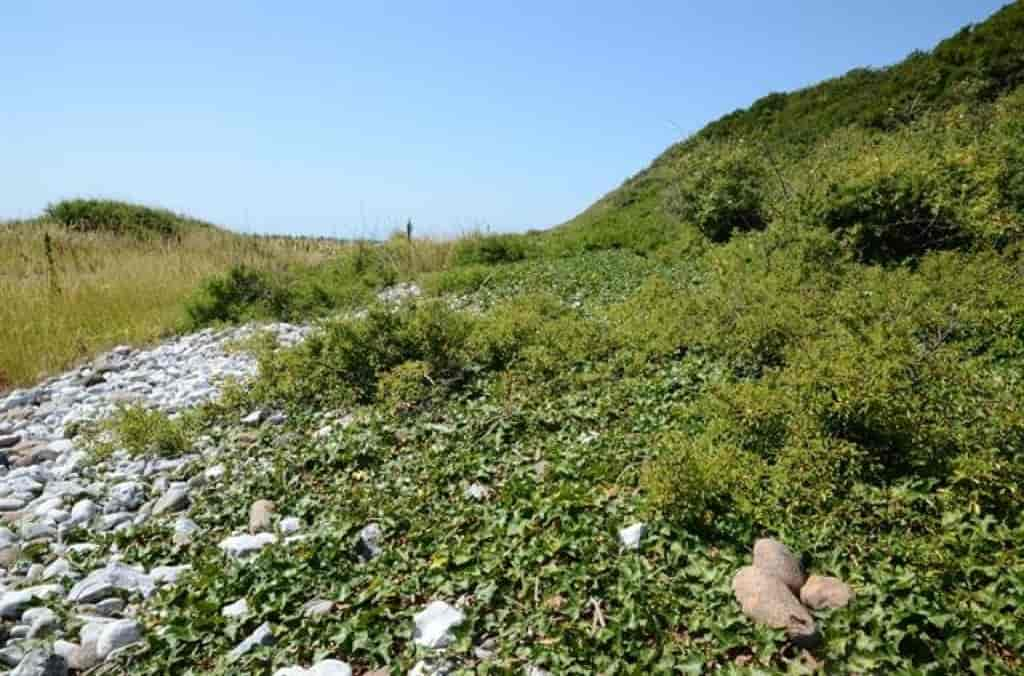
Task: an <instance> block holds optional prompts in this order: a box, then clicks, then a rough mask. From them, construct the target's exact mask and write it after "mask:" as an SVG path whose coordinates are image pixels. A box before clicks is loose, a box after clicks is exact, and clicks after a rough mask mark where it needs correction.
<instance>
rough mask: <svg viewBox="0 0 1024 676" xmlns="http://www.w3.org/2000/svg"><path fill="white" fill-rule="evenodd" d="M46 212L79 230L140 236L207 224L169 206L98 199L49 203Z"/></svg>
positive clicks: (67, 225) (164, 233) (171, 232)
mask: <svg viewBox="0 0 1024 676" xmlns="http://www.w3.org/2000/svg"><path fill="white" fill-rule="evenodd" d="M45 215H46V217H47V218H50V219H51V220H54V221H56V222H57V223H60V224H61V225H63V226H65V227H68V228H73V229H76V230H86V231H101V232H113V233H115V234H118V235H133V236H136V237H146V236H150V235H160V236H164V237H170V236H173V235H175V234H177V233H178V232H180V230H181V228H183V227H187V226H195V225H205V224H200V223H199V222H198V221H195V220H193V219H190V218H186V217H184V216H179V215H177V214H175V213H173V212H170V211H167V210H166V209H156V208H153V207H146V206H141V205H138V204H129V203H126V202H116V201H113V200H98V199H72V200H63V201H61V202H57V203H55V204H50V205H49V206H47V207H46V211H45Z"/></svg>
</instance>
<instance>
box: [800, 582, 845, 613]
mask: <svg viewBox="0 0 1024 676" xmlns="http://www.w3.org/2000/svg"><path fill="white" fill-rule="evenodd" d="M852 598H853V589H851V588H850V585H848V584H846V583H845V582H843V581H842V580H840V579H839V578H837V577H824V576H821V575H811V576H810V577H809V578H807V582H805V583H804V586H803V587H802V588H801V589H800V600H801V601H803V603H804V605H805V606H807V607H808V608H811V609H813V610H822V609H823V608H845V607H846V605H847V604H848V603H849V602H850V599H852Z"/></svg>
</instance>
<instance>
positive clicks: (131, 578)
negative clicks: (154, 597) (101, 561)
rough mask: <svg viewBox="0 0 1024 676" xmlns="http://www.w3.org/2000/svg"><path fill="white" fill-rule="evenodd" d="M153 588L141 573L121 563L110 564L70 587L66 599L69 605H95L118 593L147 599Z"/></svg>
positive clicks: (150, 580)
mask: <svg viewBox="0 0 1024 676" xmlns="http://www.w3.org/2000/svg"><path fill="white" fill-rule="evenodd" d="M154 588H155V584H154V583H153V580H152V579H151V578H150V577H149V576H148V575H146V574H145V573H143V572H142V571H140V570H138V569H136V568H132V567H130V566H126V565H124V564H123V563H118V562H111V563H108V564H107V567H106V568H101V569H99V570H94V571H93V572H91V573H89V575H87V576H86V577H85V579H84V580H82V581H80V582H79V583H77V584H76V585H75V586H74V587H72V588H71V591H70V592H68V596H67V599H68V601H70V602H71V603H96V602H97V601H102V600H103V599H106V598H110V597H111V596H115V595H117V594H118V593H119V592H122V593H128V594H141V595H142V596H144V597H148V596H149V595H150V594H152V593H153V590H154Z"/></svg>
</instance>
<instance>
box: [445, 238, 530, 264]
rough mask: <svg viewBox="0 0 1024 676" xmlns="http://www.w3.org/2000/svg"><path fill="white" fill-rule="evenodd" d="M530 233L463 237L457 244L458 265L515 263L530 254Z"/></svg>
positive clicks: (456, 259) (456, 257) (456, 262)
mask: <svg viewBox="0 0 1024 676" xmlns="http://www.w3.org/2000/svg"><path fill="white" fill-rule="evenodd" d="M532 250H533V240H532V238H531V237H530V236H529V235H474V236H470V237H463V238H462V239H460V240H459V241H458V243H457V244H456V246H455V264H456V265H480V264H482V265H495V264H498V263H514V262H516V261H521V260H524V259H525V258H527V257H528V256H530V254H531V252H532Z"/></svg>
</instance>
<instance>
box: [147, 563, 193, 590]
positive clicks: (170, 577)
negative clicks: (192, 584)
mask: <svg viewBox="0 0 1024 676" xmlns="http://www.w3.org/2000/svg"><path fill="white" fill-rule="evenodd" d="M190 570H192V566H191V565H190V564H187V563H186V564H183V565H180V566H157V567H156V568H154V569H153V570H151V571H149V577H150V578H151V579H152V580H153V583H154V584H158V585H161V584H176V583H177V582H178V578H179V577H181V576H182V575H183V574H184V573H187V572H188V571H190Z"/></svg>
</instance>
